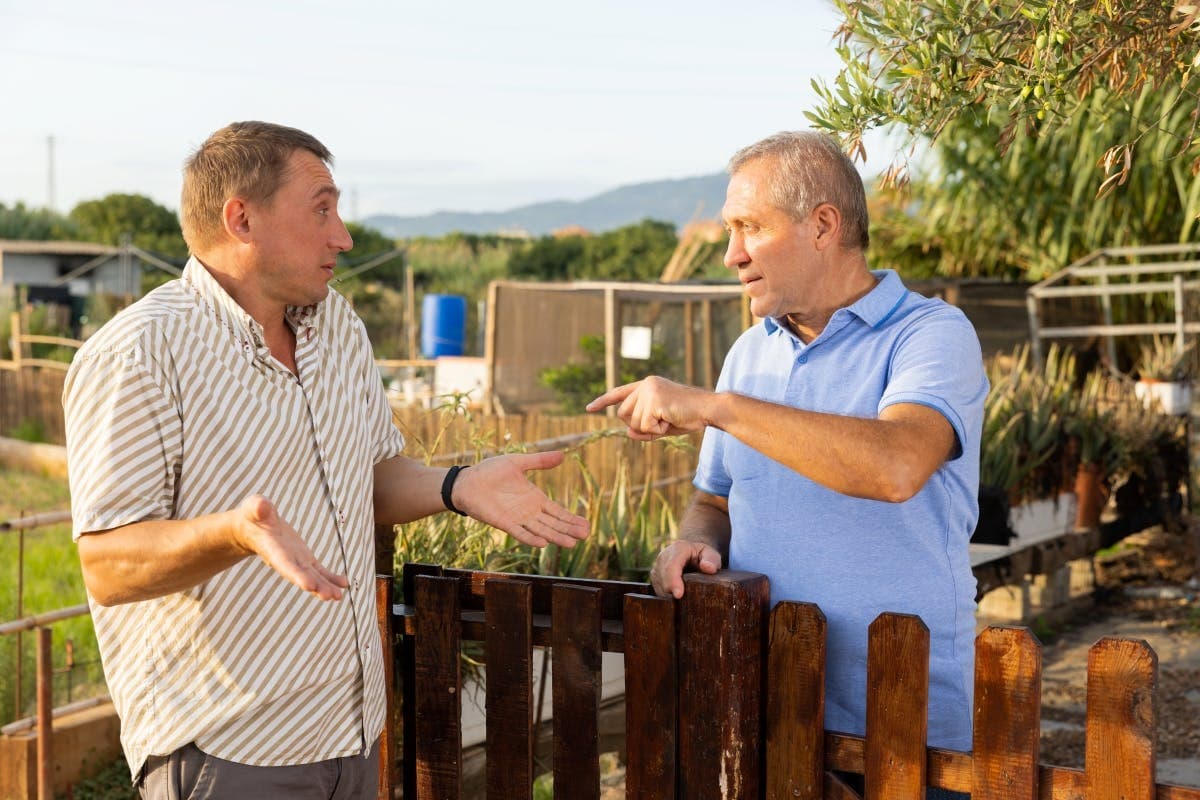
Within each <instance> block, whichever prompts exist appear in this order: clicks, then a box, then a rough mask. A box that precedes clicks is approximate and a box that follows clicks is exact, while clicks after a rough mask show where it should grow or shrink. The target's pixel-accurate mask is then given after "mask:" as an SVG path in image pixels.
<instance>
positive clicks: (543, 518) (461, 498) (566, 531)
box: [451, 451, 588, 547]
mask: <svg viewBox="0 0 1200 800" xmlns="http://www.w3.org/2000/svg"><path fill="white" fill-rule="evenodd" d="M562 462H563V454H562V452H560V451H551V452H545V453H509V454H506V455H502V456H493V457H492V458H487V459H484V460H483V461H481V462H479V463H478V464H476V465H475V466H473V467H471V468H470V469H467V470H463V471H462V472H460V473H459V474H458V478H457V479H456V480H455V482H454V493H453V496H452V498H451V499H452V500H453V501H454V505H455V506H457V507H458V508H460V509H462V510H463V511H465V512H466V513H467V514H469V515H470V516H472V517H474V518H475V519H477V520H479V521H480V522H486V523H487V524H488V525H491V526H492V527H494V528H499V529H500V530H502V531H504V532H505V533H507V534H508V535H510V536H512V537H513V538H514V539H516V540H517V541H519V542H522V543H524V544H528V545H533V546H534V547H545V546H546V545H547V544H556V545H558V546H559V547H574V546H575V542H577V541H579V540H580V539H584V538H586V537H587V535H588V521H587V520H586V519H584V518H583V517H581V516H579V515H578V514H572V513H571V512H570V511H567V510H566V509H565V508H563V507H562V506H561V505H559V504H558V503H556V502H554V501H553V500H551V499H550V498H549V497H547V496H546V493H545V492H543V491H542V490H541V489H539V488H538V487H536V486H534V485H533V484H532V483H530V482H529V478H527V477H526V475H525V473H526V472H528V471H530V470H534V469H551V468H553V467H557V466H558V465H559V464H561V463H562Z"/></svg>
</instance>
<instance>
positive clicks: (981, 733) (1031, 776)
mask: <svg viewBox="0 0 1200 800" xmlns="http://www.w3.org/2000/svg"><path fill="white" fill-rule="evenodd" d="M1041 702H1042V648H1041V645H1039V644H1038V642H1037V640H1036V639H1035V638H1034V637H1033V635H1032V634H1031V633H1030V632H1029V631H1028V630H1027V629H1025V628H1008V627H1004V628H1001V627H992V628H988V629H987V630H985V631H984V632H983V633H981V634H979V636H978V637H977V638H976V639H975V737H974V748H973V758H972V767H973V769H972V777H973V781H974V786H973V788H972V791H971V797H972V798H973V800H1022V798H1024V799H1025V800H1033V798H1036V797H1037V791H1038V743H1039V739H1040V734H1041V720H1042V713H1041Z"/></svg>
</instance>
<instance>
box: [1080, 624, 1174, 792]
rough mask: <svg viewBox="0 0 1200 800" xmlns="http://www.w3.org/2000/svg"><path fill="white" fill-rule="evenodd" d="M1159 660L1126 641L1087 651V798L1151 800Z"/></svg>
mask: <svg viewBox="0 0 1200 800" xmlns="http://www.w3.org/2000/svg"><path fill="white" fill-rule="evenodd" d="M1157 685H1158V656H1157V655H1155V653H1154V650H1152V649H1151V648H1150V645H1148V644H1146V643H1145V642H1143V641H1134V640H1131V639H1112V638H1110V639H1101V640H1100V641H1099V642H1097V643H1096V644H1094V645H1093V646H1092V649H1091V650H1089V651H1088V676H1087V744H1086V745H1085V748H1084V773H1085V774H1086V776H1087V796H1088V799H1089V800H1108V799H1109V798H1113V800H1116V798H1121V800H1153V798H1154V744H1155V741H1156V735H1155V723H1156V719H1157V714H1156V711H1157V709H1156V708H1155V689H1156V688H1157Z"/></svg>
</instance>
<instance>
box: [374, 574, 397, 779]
mask: <svg viewBox="0 0 1200 800" xmlns="http://www.w3.org/2000/svg"><path fill="white" fill-rule="evenodd" d="M375 623H376V625H378V626H379V638H380V639H381V640H382V643H383V695H384V698H385V702H386V705H385V706H384V717H383V720H384V721H383V735H382V736H381V737H380V739H379V791H378V794H377V795H376V797H377V798H378V800H392V796H393V794H394V792H393V788H392V787H393V786H394V785H395V776H396V713H395V711H396V668H395V656H394V655H393V653H394V649H395V644H396V635H395V630H394V626H393V625H392V576H391V575H376V576H375Z"/></svg>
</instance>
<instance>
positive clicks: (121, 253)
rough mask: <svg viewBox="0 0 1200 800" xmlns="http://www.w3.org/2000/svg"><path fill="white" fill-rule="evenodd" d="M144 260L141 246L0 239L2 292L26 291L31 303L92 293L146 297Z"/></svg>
mask: <svg viewBox="0 0 1200 800" xmlns="http://www.w3.org/2000/svg"><path fill="white" fill-rule="evenodd" d="M143 264H144V260H143V258H142V256H141V254H140V252H139V251H138V250H137V249H136V248H130V249H122V248H120V247H112V246H109V245H103V244H93V243H91V242H41V241H26V240H17V239H0V293H3V294H6V295H8V294H11V293H12V292H13V290H14V287H17V286H21V287H26V288H27V289H28V290H29V296H30V299H35V298H40V299H46V300H55V301H58V302H61V301H62V300H63V299H66V296H68V295H69V297H70V298H78V297H87V296H89V295H93V294H114V295H122V296H129V297H130V298H132V299H136V298H138V297H140V296H141V294H142V291H141V286H142V268H143Z"/></svg>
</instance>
